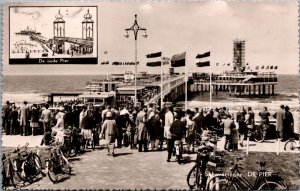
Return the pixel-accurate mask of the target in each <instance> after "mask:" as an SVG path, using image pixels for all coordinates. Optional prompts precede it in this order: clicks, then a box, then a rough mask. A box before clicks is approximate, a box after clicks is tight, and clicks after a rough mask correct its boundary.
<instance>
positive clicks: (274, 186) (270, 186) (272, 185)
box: [257, 181, 287, 190]
mask: <svg viewBox="0 0 300 191" xmlns="http://www.w3.org/2000/svg"><path fill="white" fill-rule="evenodd" d="M286 189H287V188H286V187H285V186H284V185H282V184H280V183H278V182H272V181H266V182H263V183H262V184H261V185H260V186H259V187H258V189H257V190H286Z"/></svg>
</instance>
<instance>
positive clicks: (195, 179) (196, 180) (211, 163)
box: [187, 146, 224, 189]
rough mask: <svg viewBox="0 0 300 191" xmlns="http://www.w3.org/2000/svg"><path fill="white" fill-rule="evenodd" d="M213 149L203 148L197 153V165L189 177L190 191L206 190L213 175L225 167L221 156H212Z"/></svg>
mask: <svg viewBox="0 0 300 191" xmlns="http://www.w3.org/2000/svg"><path fill="white" fill-rule="evenodd" d="M212 151H213V147H210V146H202V147H201V148H200V149H199V150H198V152H197V159H196V164H195V165H194V166H193V167H192V169H191V170H190V172H189V173H188V176H187V184H188V186H189V188H190V189H193V188H195V187H196V188H197V189H204V188H205V185H206V182H207V180H209V176H211V174H214V173H217V168H218V167H222V166H224V161H223V160H222V159H221V157H220V156H212V155H211V152H212Z"/></svg>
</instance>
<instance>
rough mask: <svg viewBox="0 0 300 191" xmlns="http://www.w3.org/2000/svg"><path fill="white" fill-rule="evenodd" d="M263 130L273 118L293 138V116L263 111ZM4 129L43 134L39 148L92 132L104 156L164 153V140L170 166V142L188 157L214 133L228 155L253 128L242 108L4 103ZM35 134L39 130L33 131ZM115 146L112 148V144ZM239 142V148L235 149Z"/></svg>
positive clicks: (284, 110)
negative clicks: (72, 133) (69, 133)
mask: <svg viewBox="0 0 300 191" xmlns="http://www.w3.org/2000/svg"><path fill="white" fill-rule="evenodd" d="M258 115H259V117H260V124H259V126H260V127H262V128H265V129H267V128H269V125H270V122H269V117H273V118H275V119H276V131H277V133H278V137H280V138H281V140H282V141H284V140H286V139H288V138H289V137H292V136H293V123H294V121H293V115H292V113H291V112H290V111H289V107H288V106H283V105H281V106H280V109H279V110H278V111H276V112H275V113H274V115H272V116H271V114H270V112H269V111H268V110H267V107H264V108H263V111H261V112H259V114H258ZM2 119H3V124H2V127H3V130H4V132H5V134H6V135H15V134H21V135H23V136H27V135H36V134H37V133H43V134H44V138H43V141H42V143H41V144H46V145H47V144H49V142H50V140H51V139H52V137H51V135H53V132H56V133H55V136H56V139H57V141H59V142H63V135H64V133H65V129H67V128H68V127H72V128H77V129H80V130H81V133H82V135H83V137H84V139H86V140H87V141H86V142H87V143H88V142H89V141H90V140H91V139H92V129H96V132H97V133H98V134H99V138H103V139H104V140H105V141H106V143H107V147H108V155H109V156H114V147H115V145H116V146H117V147H118V148H121V147H130V148H131V149H138V151H139V152H142V151H144V152H147V151H149V150H152V151H155V150H163V146H164V142H165V141H166V144H167V150H168V156H167V161H168V162H169V161H170V159H171V157H172V154H173V152H174V142H176V141H180V140H184V141H185V142H186V144H187V147H186V150H187V152H188V153H191V152H193V149H194V143H195V139H196V137H197V135H201V134H202V133H203V131H205V130H216V129H217V130H219V131H221V133H220V136H223V137H224V139H225V144H224V149H225V150H228V151H231V150H234V149H237V147H238V145H239V146H241V147H243V146H244V145H243V140H244V139H245V137H246V136H247V131H248V129H252V128H254V126H255V125H256V124H255V113H254V112H253V111H252V108H251V107H248V108H247V110H246V109H245V108H244V107H241V108H240V110H239V111H238V112H237V113H236V114H233V113H231V112H230V111H229V109H228V108H226V107H221V108H215V109H208V108H202V109H200V108H194V109H192V110H190V109H187V110H186V111H183V110H182V109H180V108H174V107H173V105H172V104H171V103H166V104H165V105H164V107H163V108H161V109H160V108H159V107H158V106H156V105H155V104H149V105H148V106H144V107H129V106H128V105H126V104H125V105H122V106H121V107H118V106H114V107H111V106H109V105H107V106H105V107H95V106H93V105H92V104H89V105H83V104H80V105H78V104H77V103H76V102H64V103H61V105H60V106H59V107H58V108H56V109H51V108H49V105H48V104H44V105H42V106H38V105H37V104H32V105H31V106H29V105H28V104H27V102H26V101H24V103H23V105H22V106H21V107H20V108H17V107H16V106H15V105H14V104H11V103H10V102H9V101H7V102H6V105H4V106H3V107H2ZM38 130H40V131H38ZM115 142H116V144H115ZM238 143H239V144H238Z"/></svg>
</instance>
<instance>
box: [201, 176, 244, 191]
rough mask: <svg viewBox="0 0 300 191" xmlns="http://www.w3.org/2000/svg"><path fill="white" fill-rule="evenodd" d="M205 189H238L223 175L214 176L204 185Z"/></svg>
mask: <svg viewBox="0 0 300 191" xmlns="http://www.w3.org/2000/svg"><path fill="white" fill-rule="evenodd" d="M206 190H209V191H217V190H228V191H229V190H238V189H237V187H236V185H235V184H233V183H232V182H228V180H227V179H225V178H224V177H223V176H215V177H213V178H212V179H210V180H209V182H208V184H207V185H206Z"/></svg>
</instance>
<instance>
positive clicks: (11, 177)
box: [8, 162, 16, 188]
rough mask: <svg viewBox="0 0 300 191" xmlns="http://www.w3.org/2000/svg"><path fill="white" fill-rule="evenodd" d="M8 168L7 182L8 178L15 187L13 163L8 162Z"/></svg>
mask: <svg viewBox="0 0 300 191" xmlns="http://www.w3.org/2000/svg"><path fill="white" fill-rule="evenodd" d="M8 169H9V179H8V184H9V180H10V182H11V185H12V186H13V187H14V188H15V187H16V183H15V171H14V167H13V164H12V163H11V162H10V163H9V167H8Z"/></svg>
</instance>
